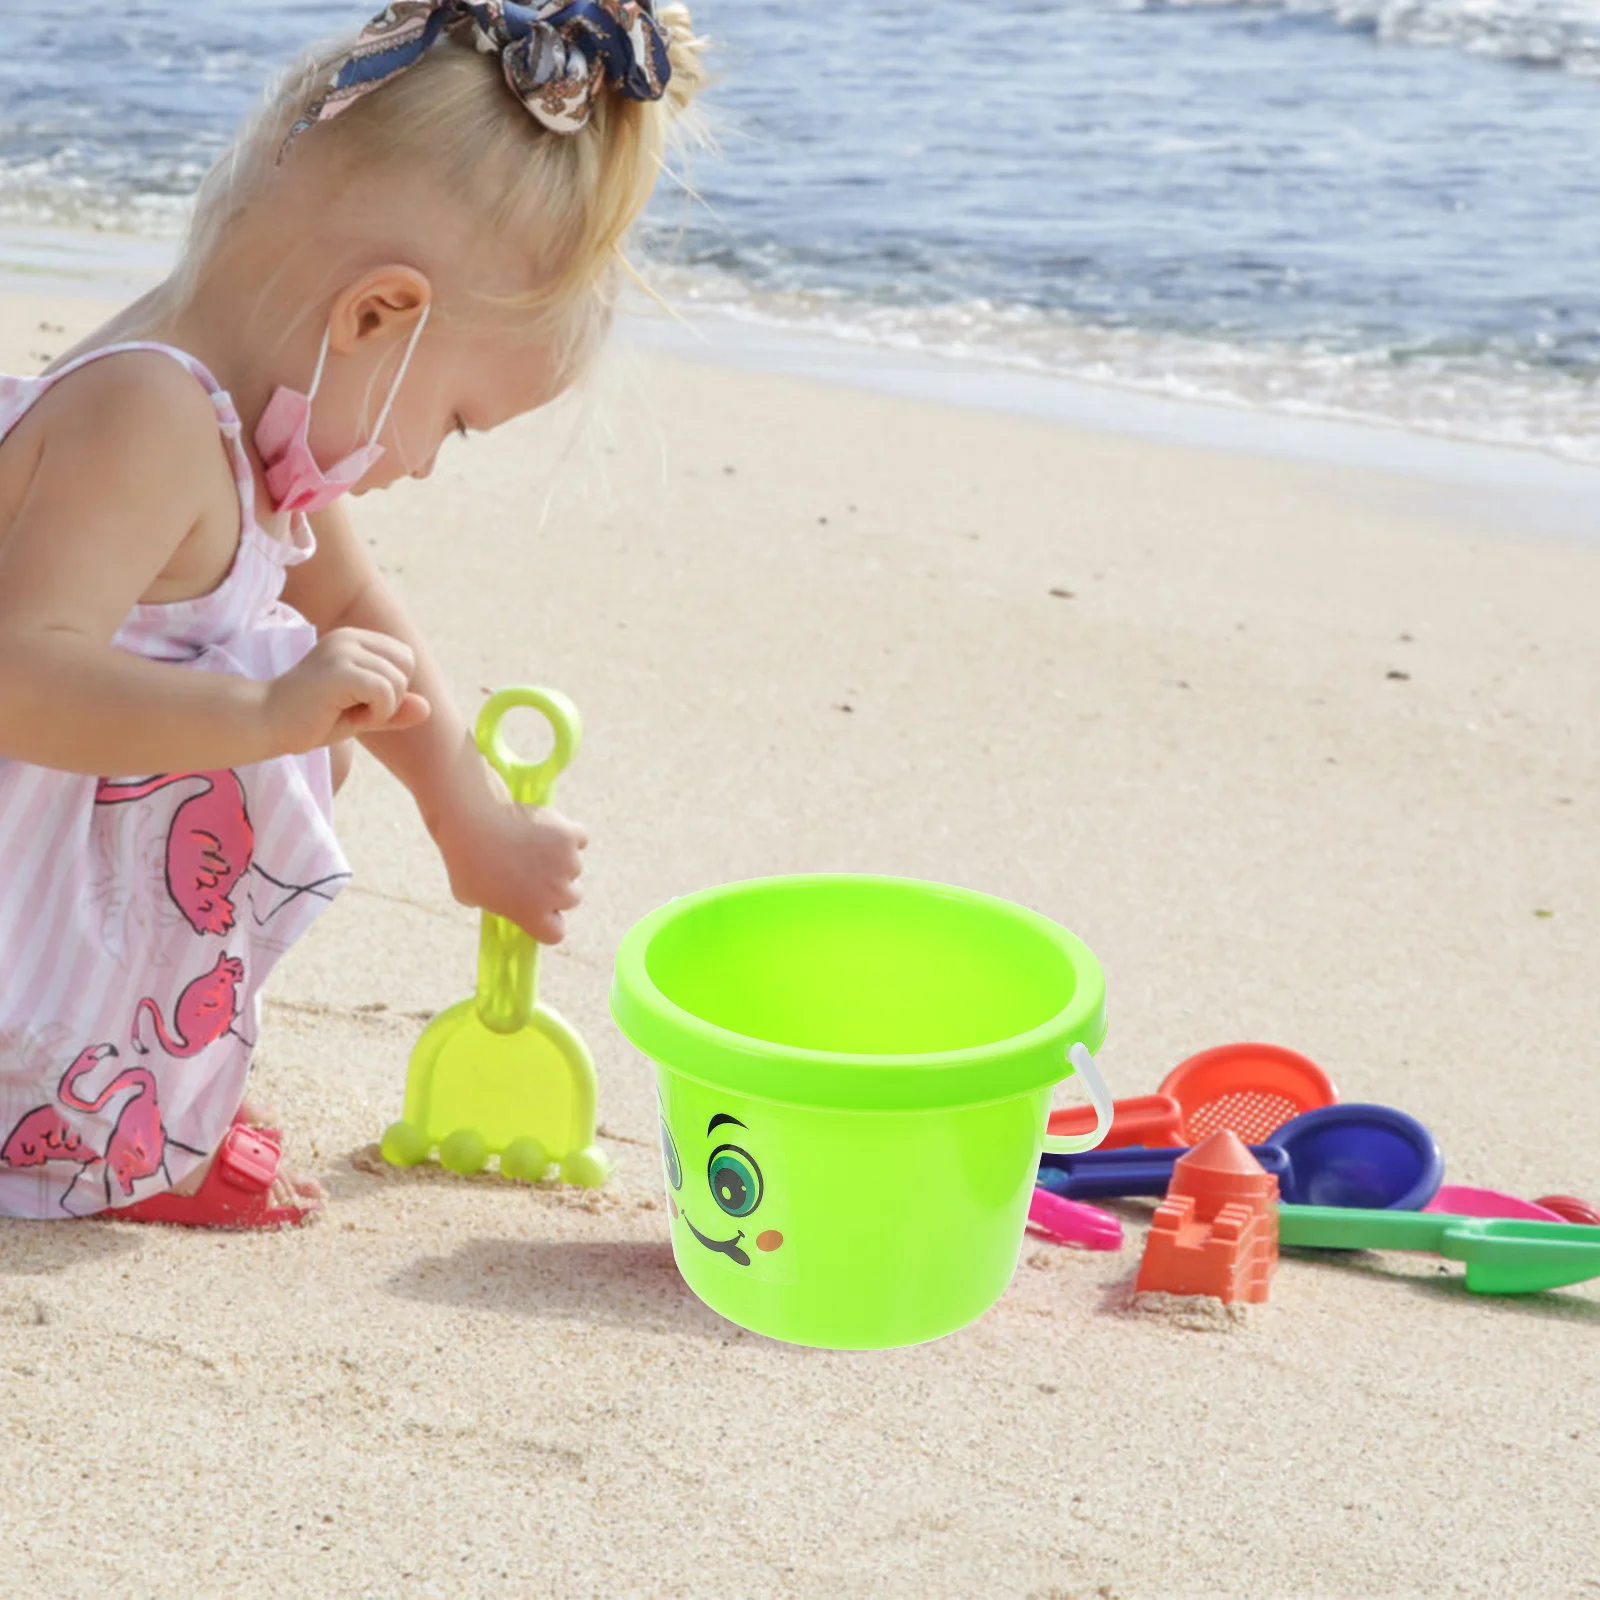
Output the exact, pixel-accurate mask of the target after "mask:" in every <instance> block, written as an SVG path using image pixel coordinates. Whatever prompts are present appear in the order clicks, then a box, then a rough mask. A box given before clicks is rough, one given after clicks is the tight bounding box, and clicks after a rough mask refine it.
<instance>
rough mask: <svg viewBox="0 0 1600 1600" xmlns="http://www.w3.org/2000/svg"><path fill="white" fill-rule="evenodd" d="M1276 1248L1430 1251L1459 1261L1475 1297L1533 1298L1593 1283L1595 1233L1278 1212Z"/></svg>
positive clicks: (1444, 1219)
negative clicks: (1465, 1268) (1495, 1295)
mask: <svg viewBox="0 0 1600 1600" xmlns="http://www.w3.org/2000/svg"><path fill="white" fill-rule="evenodd" d="M1278 1243H1279V1244H1286V1245H1305V1246H1311V1247H1316V1248H1319V1249H1327V1250H1430V1251H1432V1252H1433V1253H1434V1254H1436V1255H1441V1256H1443V1257H1444V1258H1445V1259H1446V1260H1448V1261H1464V1262H1465V1263H1466V1266H1467V1287H1468V1288H1469V1289H1471V1290H1473V1291H1474V1292H1475V1293H1477V1294H1533V1293H1536V1292H1537V1291H1538V1290H1540V1289H1561V1288H1564V1287H1565V1286H1566V1285H1568V1284H1572V1283H1583V1282H1584V1281H1585V1280H1587V1279H1589V1278H1600V1228H1584V1227H1579V1226H1578V1224H1577V1223H1574V1222H1523V1221H1521V1220H1516V1219H1508V1218H1495V1219H1493V1220H1491V1219H1488V1218H1485V1217H1453V1216H1450V1215H1449V1214H1447V1213H1442V1212H1430V1211H1362V1210H1358V1209H1350V1208H1346V1207H1343V1206H1279V1207H1278Z"/></svg>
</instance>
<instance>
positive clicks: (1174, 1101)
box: [1050, 1044, 1339, 1150]
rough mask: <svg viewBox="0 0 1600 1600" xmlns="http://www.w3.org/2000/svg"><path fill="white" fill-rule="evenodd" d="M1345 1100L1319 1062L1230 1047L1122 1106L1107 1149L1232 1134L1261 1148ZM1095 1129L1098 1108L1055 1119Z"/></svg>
mask: <svg viewBox="0 0 1600 1600" xmlns="http://www.w3.org/2000/svg"><path fill="white" fill-rule="evenodd" d="M1338 1098H1339V1091H1338V1090H1337V1089H1335V1088H1334V1086H1333V1082H1332V1080H1331V1079H1330V1078H1329V1077H1328V1075H1327V1073H1325V1072H1324V1071H1323V1070H1322V1068H1321V1067H1319V1066H1318V1065H1317V1064H1316V1062H1314V1061H1310V1060H1308V1059H1307V1058H1306V1057H1305V1056H1303V1055H1300V1054H1298V1053H1297V1052H1296V1051H1293V1050H1285V1049H1284V1048H1283V1047H1282V1046H1281V1045H1275V1044H1224V1045H1218V1046H1217V1047H1216V1048H1215V1049H1213V1050H1202V1051H1201V1052H1200V1054H1199V1055H1194V1056H1190V1057H1189V1059H1188V1060H1187V1061H1184V1062H1180V1063H1179V1065H1177V1066H1176V1067H1174V1068H1173V1069H1172V1071H1171V1072H1169V1073H1168V1074H1167V1076H1166V1078H1165V1079H1164V1080H1163V1081H1162V1084H1161V1088H1160V1090H1159V1091H1158V1092H1157V1093H1155V1094H1150V1095H1138V1096H1134V1097H1133V1098H1130V1099H1127V1100H1118V1101H1117V1102H1116V1103H1115V1105H1114V1106H1113V1112H1114V1115H1113V1118H1112V1123H1111V1131H1110V1133H1108V1134H1107V1135H1106V1138H1105V1140H1104V1144H1103V1148H1105V1149H1108V1150H1112V1149H1117V1148H1119V1147H1126V1146H1128V1145H1135V1144H1145V1145H1192V1144H1196V1143H1198V1142H1199V1141H1200V1140H1201V1139H1204V1138H1205V1137H1206V1136H1207V1135H1208V1134H1213V1133H1215V1132H1216V1131H1217V1130H1218V1129H1219V1128H1229V1129H1231V1130H1232V1131H1233V1132H1234V1133H1236V1134H1238V1135H1239V1137H1240V1138H1241V1139H1243V1140H1244V1142H1245V1143H1246V1144H1260V1143H1261V1142H1262V1141H1263V1140H1264V1139H1266V1138H1267V1136H1268V1135H1269V1134H1273V1133H1276V1132H1277V1131H1278V1129H1279V1128H1281V1127H1282V1126H1283V1125H1284V1123H1286V1122H1288V1121H1289V1120H1290V1118H1291V1117H1298V1116H1299V1115H1300V1113H1301V1112H1302V1111H1314V1110H1316V1108H1317V1107H1318V1106H1331V1105H1332V1104H1333V1103H1334V1102H1335V1101H1336V1100H1338ZM1093 1127H1094V1108H1093V1107H1092V1106H1071V1107H1069V1108H1067V1109H1065V1110H1062V1111H1055V1112H1052V1113H1051V1115H1050V1131H1051V1132H1052V1133H1065V1134H1072V1133H1082V1132H1087V1131H1089V1130H1090V1129H1092V1128H1093Z"/></svg>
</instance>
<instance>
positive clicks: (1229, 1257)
mask: <svg viewBox="0 0 1600 1600" xmlns="http://www.w3.org/2000/svg"><path fill="white" fill-rule="evenodd" d="M1277 1261H1278V1180H1277V1179H1276V1178H1275V1177H1273V1176H1272V1174H1271V1173H1269V1172H1267V1171H1266V1170H1265V1168H1263V1167H1262V1165H1261V1163H1260V1162H1258V1161H1257V1160H1256V1159H1255V1157H1254V1156H1252V1155H1251V1154H1250V1152H1249V1150H1248V1149H1246V1148H1245V1145H1244V1142H1243V1141H1242V1140H1241V1139H1240V1138H1239V1136H1238V1134H1236V1133H1233V1132H1231V1131H1230V1130H1229V1129H1227V1128H1222V1129H1219V1130H1218V1131H1217V1132H1216V1133H1214V1134H1212V1135H1211V1137H1210V1138H1208V1139H1206V1140H1205V1141H1204V1142H1202V1143H1201V1144H1197V1145H1196V1146H1195V1147H1194V1149H1193V1150H1191V1151H1189V1153H1188V1154H1187V1155H1184V1156H1180V1157H1179V1158H1178V1161H1177V1163H1176V1165H1175V1166H1174V1168H1173V1175H1172V1184H1171V1186H1170V1187H1169V1188H1168V1190H1167V1198H1166V1199H1165V1200H1164V1201H1163V1202H1162V1203H1161V1205H1160V1207H1159V1208H1158V1209H1157V1211H1156V1215H1155V1221H1154V1222H1153V1223H1152V1224H1151V1227H1150V1235H1149V1237H1148V1238H1147V1239H1146V1240H1145V1247H1144V1259H1143V1260H1142V1261H1141V1262H1140V1263H1139V1278H1138V1282H1137V1283H1136V1284H1135V1286H1134V1287H1135V1292H1137V1293H1143V1292H1145V1291H1147V1290H1155V1291H1158V1292H1162V1293H1166V1294H1191V1295H1193V1294H1204V1295H1212V1296H1214V1297H1215V1298H1216V1299H1218V1300H1221V1301H1223V1302H1224V1303H1225V1304H1228V1303H1231V1302H1233V1301H1235V1300H1265V1299H1266V1298H1267V1290H1268V1287H1269V1285H1270V1283H1271V1280H1272V1269H1273V1267H1274V1266H1276V1265H1277Z"/></svg>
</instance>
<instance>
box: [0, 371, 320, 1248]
mask: <svg viewBox="0 0 1600 1600" xmlns="http://www.w3.org/2000/svg"><path fill="white" fill-rule="evenodd" d="M113 350H161V351H164V352H165V353H166V354H168V355H170V356H171V357H172V358H173V359H174V360H176V361H179V362H181V363H182V364H183V365H184V366H185V367H187V368H188V370H189V371H190V372H191V373H192V374H193V375H194V376H195V378H196V379H198V380H199V381H200V382H201V383H202V384H204V385H205V387H206V390H207V391H208V392H209V394H210V395H211V399H212V403H213V405H214V406H215V408H216V413H217V425H218V426H219V427H220V428H221V430H222V433H223V436H224V437H225V439H226V440H227V446H228V451H229V455H230V457H231V459H232V462H233V468H234V476H235V477H236V478H237V479H238V484H239V506H240V518H239V521H240V533H239V548H238V553H237V554H236V556H235V557H234V561H233V565H232V567H231V568H230V569H229V571H228V574H227V576H226V577H225V578H224V579H223V581H222V583H221V585H220V587H218V588H216V589H214V590H213V591H212V592H211V593H210V594H207V595H202V596H201V597H200V598H198V599H195V600H180V601H175V602H173V603H172V604H170V605H137V606H135V607H134V608H133V610H132V611H131V612H130V613H129V615H128V618H127V621H126V622H124V623H123V625H122V627H121V628H120V629H119V630H118V632H117V635H116V639H115V644H116V646H117V648H119V649H121V650H126V651H128V652H129V653H130V654H133V655H139V656H144V657H146V658H147V659H149V660H152V661H165V662H172V663H175V664H176V665H178V666H182V667H185V668H188V669H190V670H193V671H198V672H231V673H237V674H240V675H242V676H244V677H249V678H255V679H258V680H264V679H267V678H275V677H278V676H279V675H281V674H282V673H284V672H287V671H288V670H289V668H290V667H292V666H294V665H295V664H296V663H297V662H298V661H299V660H300V659H301V657H302V656H304V655H305V653H306V652H307V651H308V650H309V649H310V648H311V646H312V645H313V644H314V643H315V642H316V630H315V629H314V628H313V627H312V626H311V624H310V623H308V622H307V621H306V620H305V619H304V618H303V617H302V616H300V615H299V613H298V612H295V611H293V610H291V609H290V608H289V607H288V606H286V605H284V604H283V603H282V602H281V600H280V599H279V595H280V594H281V593H282V591H283V583H284V569H285V568H286V567H290V566H294V565H296V564H297V563H299V562H301V561H304V560H305V559H306V558H307V557H308V556H310V555H311V553H312V551H313V550H314V549H315V548H316V543H315V539H314V537H313V535H312V532H311V527H310V524H309V523H308V522H307V521H306V519H305V518H304V516H302V515H296V516H295V518H294V519H293V524H292V527H291V532H290V538H289V539H288V540H283V539H277V538H274V537H273V536H272V535H271V534H269V533H268V532H267V531H266V530H265V529H264V528H262V527H261V525H260V524H259V523H258V522H257V521H256V517H255V509H254V505H255V477H254V474H253V473H252V471H251V467H250V461H249V458H248V457H247V456H246V454H245V450H244V446H243V444H242V443H241V442H240V432H241V429H240V423H239V417H238V413H237V412H236V411H235V410H234V406H233V401H232V399H231V398H230V397H229V395H228V394H227V392H226V391H225V390H223V389H222V388H220V387H219V386H218V384H217V382H216V380H215V379H214V378H213V377H212V376H211V374H210V372H208V371H207V370H206V368H205V367H204V366H203V365H202V364H201V363H200V362H199V361H197V360H196V359H195V358H194V357H193V356H190V355H188V354H186V353H185V352H184V351H182V350H177V349H174V348H173V347H172V346H170V345H162V344H153V343H149V342H142V341H141V342H131V343H126V344H116V345H108V346H106V347H105V348H104V349H102V350H95V351H91V352H89V353H88V354H87V355H84V356H82V357H80V358H79V359H77V360H75V361H72V362H70V363H68V364H67V365H66V366H64V367H62V368H60V369H59V370H58V371H56V372H52V373H49V374H48V375H46V376H43V377H34V378H15V377H10V378H0V442H3V440H4V439H5V437H6V436H7V435H8V434H9V433H10V431H11V429H12V427H13V426H15V424H16V422H17V420H18V418H20V417H21V416H22V415H23V413H24V412H26V411H27V409H28V407H29V406H31V405H32V404H33V403H34V401H35V400H37V399H38V398H39V396H40V395H42V394H43V393H44V392H45V391H46V390H47V389H49V388H50V387H51V385H52V384H55V383H59V382H60V381H61V379H62V378H64V377H65V376H66V375H67V374H68V373H69V372H72V371H74V370H75V369H76V368H77V367H80V366H82V365H83V364H84V363H85V362H87V361H92V360H94V359H95V358H96V357H98V356H103V355H107V354H109V353H110V352H111V351H113ZM332 806H333V795H332V786H331V783H330V779H329V765H328V752H327V751H326V750H315V751H312V752H311V753H310V754H308V755H303V756H280V757H278V758H277V759H275V760H272V761H264V762H261V763H259V764H258V765H255V766H248V767H238V768H234V769H231V770H230V769H222V770H218V771H208V772H167V773H133V774H124V775H121V776H118V777H114V778H98V779H96V778H88V777H80V776H78V775H77V774H75V773H69V772H56V771H53V770H50V769H48V768H44V767H33V766H28V765H25V764H24V763H22V762H19V761H7V760H4V759H0V1215H4V1216H13V1217H63V1216H83V1215H86V1214H88V1213H91V1212H96V1211H104V1210H107V1209H111V1208H115V1207H117V1206H122V1205H126V1204H129V1203H130V1202H132V1201H134V1200H138V1199H143V1198H144V1197H145V1196H147V1195H149V1194H153V1193H157V1192H159V1191H161V1190H163V1189H167V1188H170V1187H171V1186H172V1185H173V1184H174V1183H175V1182H177V1181H179V1180H180V1179H182V1178H183V1177H184V1175H185V1174H186V1173H188V1172H189V1171H190V1170H191V1169H192V1168H193V1167H194V1166H195V1165H196V1163H197V1162H199V1161H200V1160H202V1159H203V1158H204V1157H205V1156H206V1155H208V1154H209V1153H210V1152H211V1151H212V1150H214V1149H215V1148H216V1146H217V1144H218V1143H219V1141H220V1140H221V1138H222V1136H223V1134H224V1133H226V1132H227V1130H228V1126H229V1123H230V1122H231V1121H232V1119H233V1117H234V1115H235V1113H236V1112H237V1110H238V1108H239V1103H240V1101H241V1099H242V1098H243V1096H244V1088H245V1077H246V1075H247V1073H248V1072H249V1068H250V1053H251V1049H252V1047H253V1044H254V1041H255V1037H256V1028H257V1025H258V993H259V990H260V987H261V984H262V982H263V980H264V979H265V978H266V976H267V974H268V973H269V972H270V971H271V970H272V968H273V966H274V964H275V963H276V962H277V960H278V957H279V956H280V955H281V954H282V953H283V952H284V951H285V950H286V949H287V948H288V947H289V945H290V944H291V943H292V942H293V941H294V940H295V939H297V938H298V937H299V936H300V935H301V934H302V933H304V932H305V930H306V929H307V928H308V927H309V926H310V924H311V922H312V921H313V919H314V918H315V917H316V915H317V913H318V912H319V911H321V910H322V909H323V907H324V906H326V905H327V903H328V902H329V901H330V900H331V899H332V898H333V895H334V893H335V891H336V890H337V889H338V887H339V886H340V884H341V883H342V882H343V880H344V879H346V878H347V877H348V876H349V868H348V865H347V863H346V861H345V858H344V855H343V853H342V852H341V850H340V848H339V843H338V840H337V839H336V838H335V836H334V832H333V826H332Z"/></svg>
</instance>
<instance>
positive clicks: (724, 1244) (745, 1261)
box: [678, 1210, 750, 1267]
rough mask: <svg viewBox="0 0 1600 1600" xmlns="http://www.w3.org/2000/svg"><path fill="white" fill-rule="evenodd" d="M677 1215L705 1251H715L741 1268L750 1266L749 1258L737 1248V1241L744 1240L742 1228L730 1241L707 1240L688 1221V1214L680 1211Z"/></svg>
mask: <svg viewBox="0 0 1600 1600" xmlns="http://www.w3.org/2000/svg"><path fill="white" fill-rule="evenodd" d="M678 1215H679V1216H680V1217H682V1218H683V1222H684V1226H685V1227H686V1228H688V1230H689V1232H690V1233H692V1234H693V1235H694V1236H695V1238H697V1239H698V1240H699V1241H700V1243H701V1244H703V1245H704V1246H705V1247H706V1249H707V1250H715V1251H716V1252H717V1253H718V1254H719V1255H725V1256H727V1258H728V1259H729V1260H730V1261H737V1262H738V1263H739V1265H740V1266H741V1267H748V1266H749V1265H750V1257H749V1256H747V1255H746V1254H745V1253H744V1251H743V1250H741V1249H740V1248H739V1241H740V1240H741V1239H742V1238H744V1229H743V1228H741V1229H740V1230H739V1231H738V1232H737V1233H736V1234H734V1236H733V1237H732V1238H731V1239H708V1238H706V1236H705V1235H704V1234H703V1233H701V1231H700V1230H699V1229H698V1228H697V1227H695V1225H694V1224H693V1223H692V1222H690V1221H689V1213H688V1212H687V1211H681V1210H680V1211H679V1213H678Z"/></svg>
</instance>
